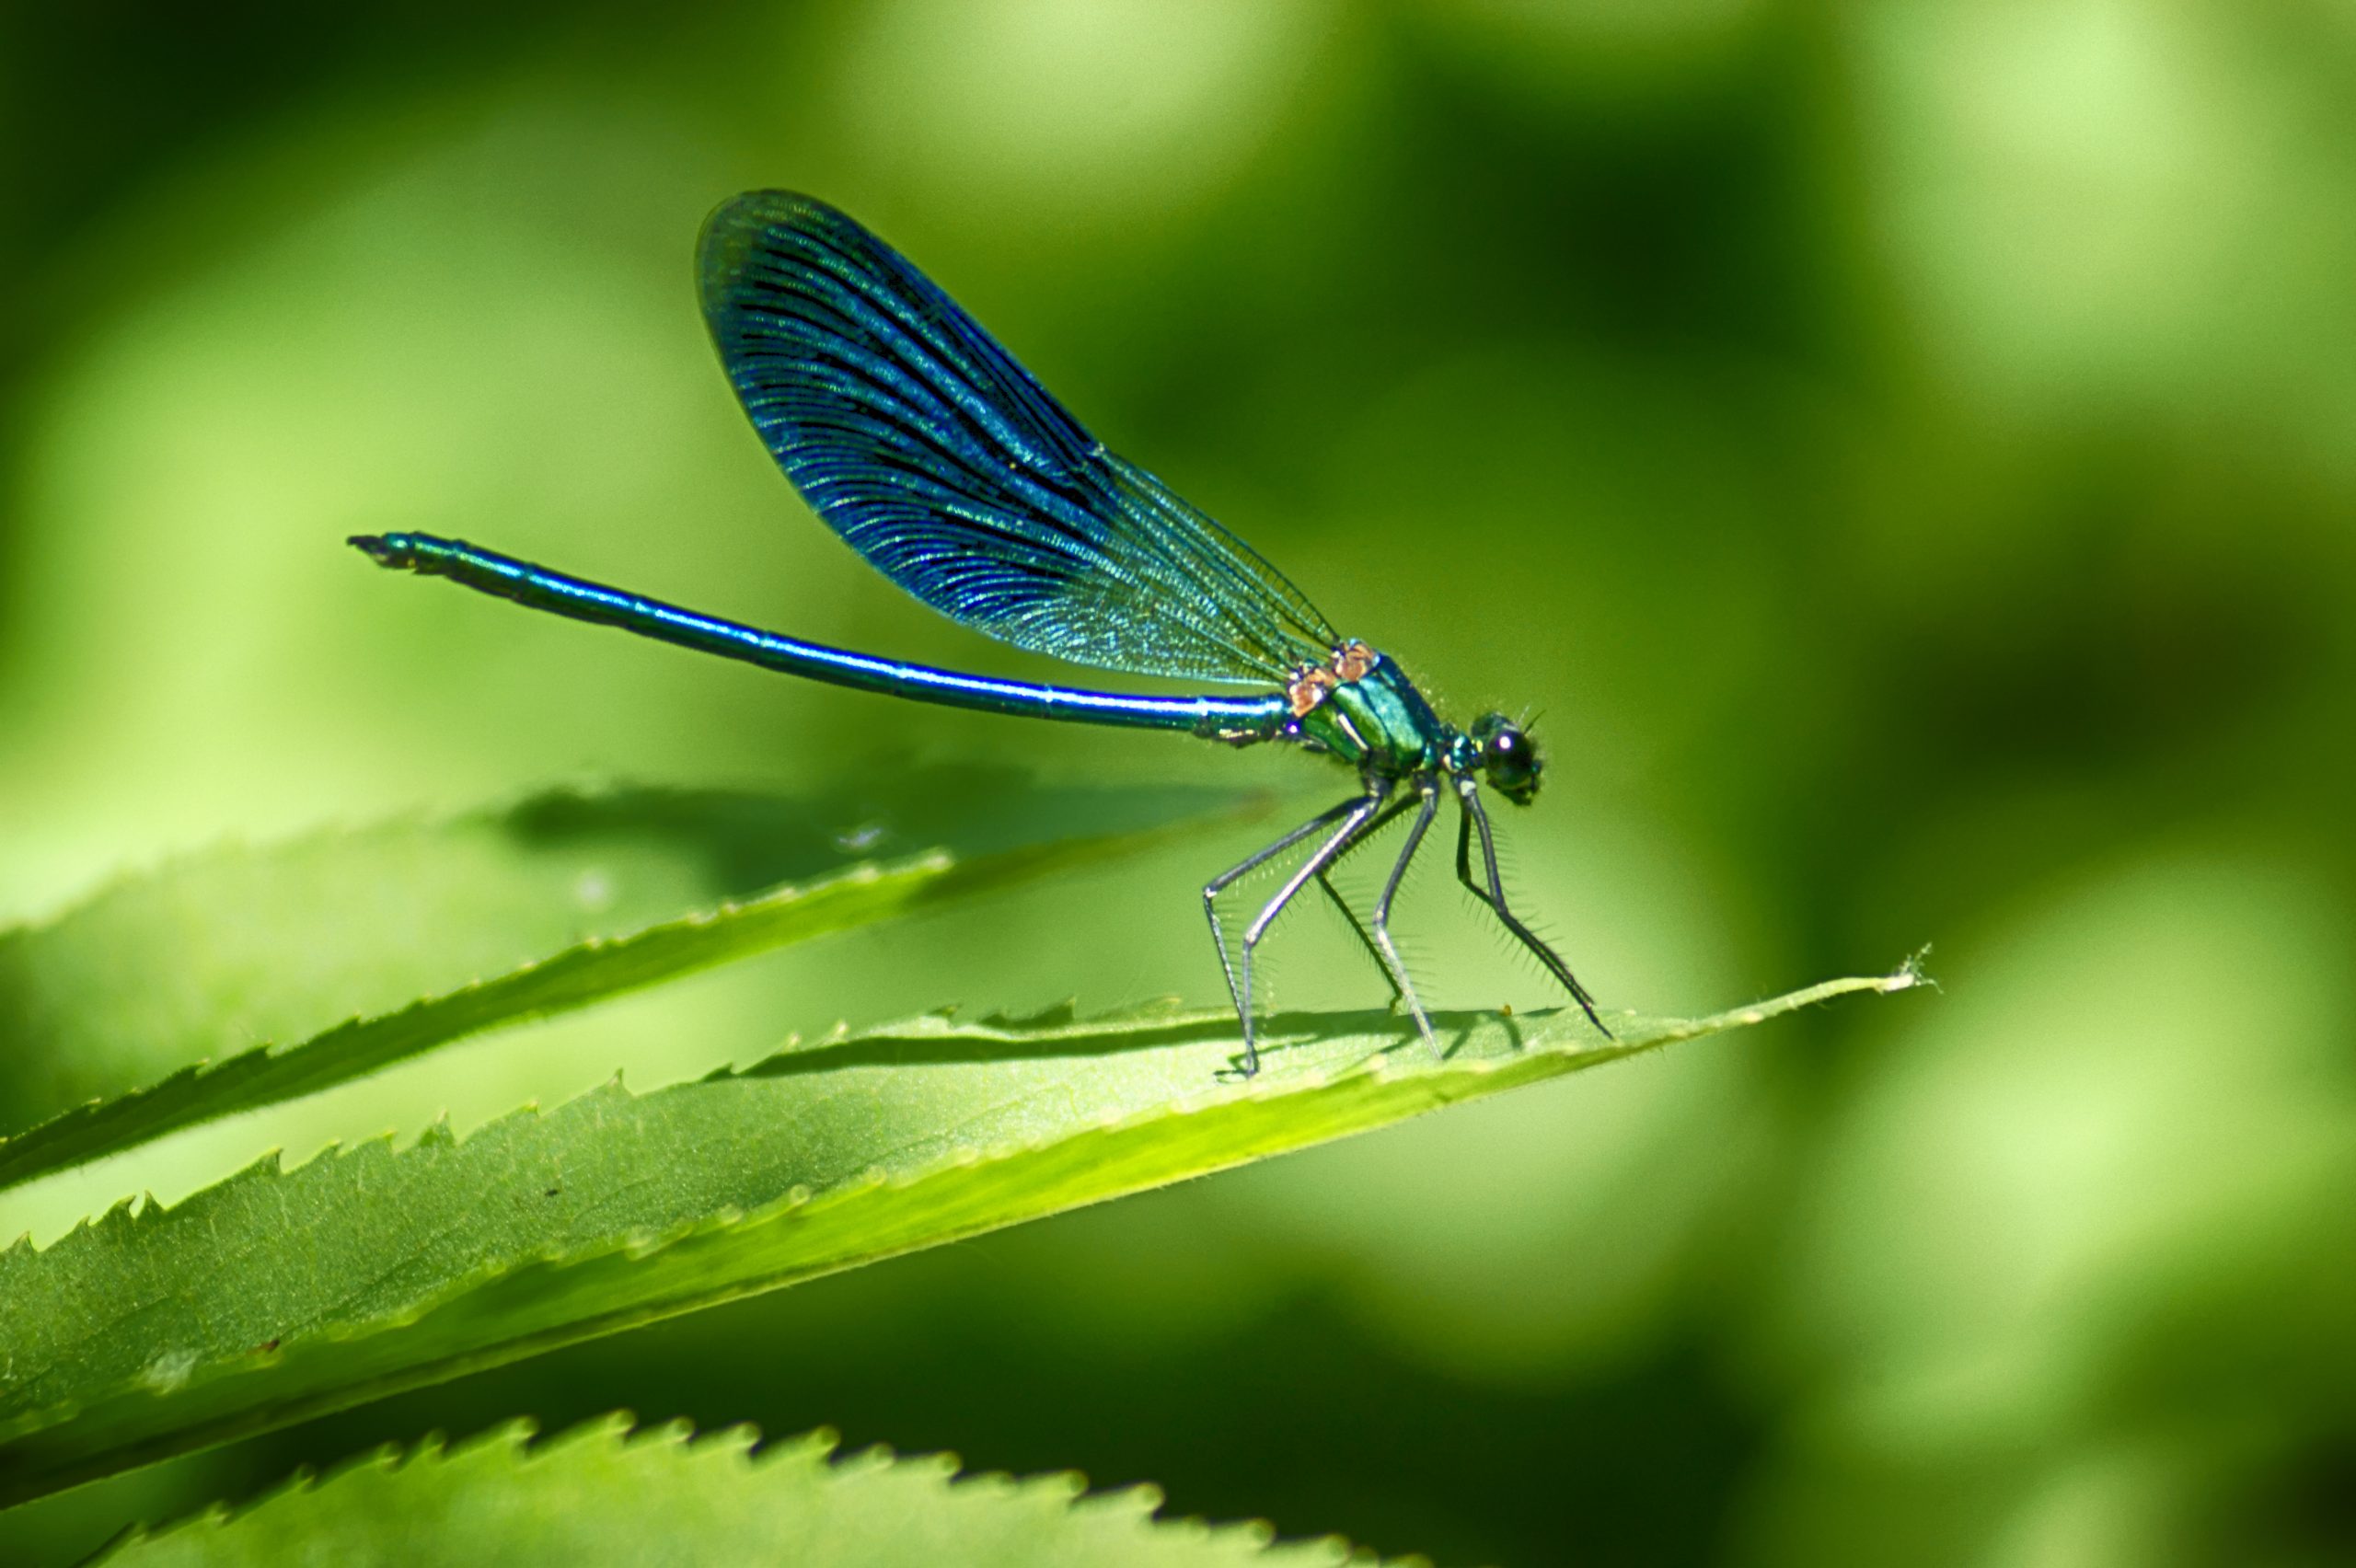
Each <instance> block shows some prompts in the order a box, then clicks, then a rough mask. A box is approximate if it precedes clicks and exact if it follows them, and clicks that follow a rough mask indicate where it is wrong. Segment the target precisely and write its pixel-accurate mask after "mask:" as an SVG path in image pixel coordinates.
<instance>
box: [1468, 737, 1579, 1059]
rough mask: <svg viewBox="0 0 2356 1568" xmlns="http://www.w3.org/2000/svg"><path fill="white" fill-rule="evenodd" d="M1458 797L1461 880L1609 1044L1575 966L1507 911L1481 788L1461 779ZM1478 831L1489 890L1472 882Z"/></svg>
mask: <svg viewBox="0 0 2356 1568" xmlns="http://www.w3.org/2000/svg"><path fill="white" fill-rule="evenodd" d="M1456 797H1457V799H1458V800H1459V801H1461V802H1463V806H1464V813H1463V815H1462V817H1461V819H1460V820H1459V821H1458V823H1457V827H1456V875H1457V880H1459V881H1460V882H1463V884H1464V885H1465V886H1466V887H1469V888H1471V889H1472V894H1473V896H1474V897H1476V898H1478V899H1479V900H1480V901H1481V902H1482V903H1484V904H1485V905H1488V906H1489V908H1490V910H1491V912H1492V913H1494V914H1495V915H1496V917H1497V918H1498V919H1499V920H1500V921H1502V922H1504V924H1505V928H1506V929H1507V930H1508V931H1511V932H1512V933H1513V935H1514V940H1517V941H1519V942H1520V943H1521V945H1522V946H1523V947H1525V948H1528V949H1529V950H1530V952H1531V954H1533V955H1534V956H1535V957H1536V958H1537V960H1538V962H1539V963H1542V964H1544V965H1545V966H1546V973H1548V974H1552V975H1553V977H1554V978H1555V979H1557V980H1559V981H1561V982H1562V983H1563V988H1564V989H1565V990H1566V991H1568V992H1569V993H1570V994H1571V999H1572V1000H1573V1001H1575V1002H1576V1003H1578V1005H1579V1010H1580V1011H1582V1012H1584V1013H1586V1014H1587V1018H1588V1022H1589V1023H1592V1024H1593V1025H1595V1027H1596V1028H1598V1029H1600V1030H1602V1031H1603V1037H1604V1038H1605V1039H1606V1040H1609V1039H1611V1037H1612V1035H1611V1030H1609V1029H1605V1028H1604V1024H1603V1020H1602V1019H1600V1018H1599V1017H1597V1016H1596V1011H1595V998H1594V997H1590V996H1588V994H1587V987H1586V986H1582V985H1580V984H1579V982H1578V976H1576V974H1572V973H1571V966H1570V965H1569V964H1567V963H1564V962H1563V960H1562V956H1561V955H1560V954H1559V953H1557V952H1555V951H1554V950H1553V948H1550V947H1548V946H1547V945H1546V944H1545V943H1544V942H1542V941H1540V940H1538V936H1537V933H1536V932H1534V931H1532V930H1531V929H1530V928H1529V927H1527V926H1525V925H1523V924H1522V923H1521V922H1520V921H1519V919H1517V918H1515V917H1514V913H1513V911H1512V910H1510V909H1508V908H1507V907H1506V884H1505V879H1504V878H1503V877H1501V876H1499V875H1498V874H1497V844H1496V839H1495V838H1494V837H1492V836H1490V833H1489V815H1488V813H1486V812H1484V811H1483V810H1482V809H1481V796H1480V786H1479V785H1478V784H1477V783H1475V782H1474V781H1473V780H1472V779H1470V778H1461V779H1459V780H1458V781H1457V785H1456ZM1475 828H1478V829H1479V830H1480V833H1481V864H1482V867H1483V869H1484V870H1486V871H1487V872H1488V877H1489V885H1488V886H1487V887H1485V888H1484V887H1483V886H1482V885H1481V884H1480V883H1479V882H1474V881H1473V880H1472V832H1473V829H1475Z"/></svg>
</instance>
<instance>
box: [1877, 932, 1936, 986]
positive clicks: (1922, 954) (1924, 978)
mask: <svg viewBox="0 0 2356 1568" xmlns="http://www.w3.org/2000/svg"><path fill="white" fill-rule="evenodd" d="M1930 956H1931V944H1930V943H1928V942H1924V943H1923V945H1922V946H1921V947H1919V948H1917V949H1916V950H1915V951H1913V952H1911V953H1910V954H1908V955H1907V959H1906V962H1905V963H1901V964H1900V965H1899V966H1898V967H1897V968H1896V969H1894V970H1892V971H1891V972H1890V973H1889V974H1886V975H1884V976H1882V982H1881V987H1880V989H1881V994H1882V995H1883V996H1885V997H1887V996H1888V995H1890V994H1891V993H1892V992H1895V991H1911V990H1912V989H1913V988H1914V987H1915V986H1929V987H1930V988H1931V989H1932V990H1934V991H1935V990H1937V989H1938V988H1939V983H1938V982H1937V981H1936V980H1934V979H1932V978H1931V973H1930V971H1929V970H1928V969H1927V968H1925V967H1924V963H1925V961H1927V960H1928V959H1929V958H1930Z"/></svg>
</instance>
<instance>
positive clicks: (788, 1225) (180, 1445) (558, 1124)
mask: <svg viewBox="0 0 2356 1568" xmlns="http://www.w3.org/2000/svg"><path fill="white" fill-rule="evenodd" d="M1912 983H1913V979H1912V972H1911V970H1909V971H1902V972H1901V973H1900V974H1899V975H1896V976H1888V977H1880V978H1875V979H1858V980H1846V981H1834V982H1828V983H1826V984H1825V985H1823V986H1815V987H1811V988H1809V989H1808V990H1807V991H1803V992H1796V993H1793V994H1792V995H1791V996H1788V997H1782V998H1778V999H1777V1000H1775V1001H1773V1002H1770V1003H1762V1004H1759V1005H1757V1006H1754V1007H1750V1008H1745V1009H1735V1010H1734V1011H1731V1012H1728V1013H1723V1014H1719V1015H1715V1016H1714V1017H1711V1018H1707V1019H1700V1020H1634V1019H1631V1020H1626V1021H1625V1022H1624V1023H1623V1025H1622V1027H1621V1029H1620V1030H1619V1031H1617V1032H1619V1033H1620V1035H1621V1038H1619V1039H1618V1040H1616V1041H1614V1042H1612V1043H1601V1042H1600V1041H1598V1040H1597V1039H1596V1038H1595V1037H1594V1036H1593V1035H1592V1033H1591V1032H1588V1030H1587V1029H1586V1028H1585V1026H1584V1025H1582V1024H1580V1023H1578V1022H1577V1021H1576V1018H1575V1017H1574V1018H1569V1019H1566V1018H1565V1017H1563V1016H1562V1015H1560V1014H1553V1015H1536V1016H1533V1017H1531V1018H1528V1019H1518V1020H1507V1019H1501V1018H1497V1017H1496V1016H1493V1015H1449V1016H1446V1017H1444V1018H1443V1019H1442V1020H1438V1021H1440V1022H1442V1023H1443V1025H1444V1027H1445V1028H1446V1029H1447V1030H1448V1031H1449V1034H1450V1035H1451V1037H1453V1038H1454V1039H1455V1040H1456V1041H1457V1054H1456V1055H1455V1057H1454V1058H1453V1059H1451V1060H1450V1061H1449V1062H1447V1063H1443V1064H1431V1063H1428V1062H1425V1061H1423V1060H1422V1059H1421V1057H1420V1053H1421V1050H1422V1047H1421V1046H1420V1044H1416V1043H1414V1042H1413V1037H1412V1035H1410V1036H1407V1037H1405V1039H1403V1038H1402V1036H1401V1033H1400V1030H1399V1026H1398V1025H1397V1023H1396V1021H1395V1020H1392V1019H1390V1018H1389V1017H1388V1016H1387V1015H1371V1016H1369V1015H1338V1016H1326V1017H1316V1018H1297V1017H1296V1018H1278V1019H1275V1020H1270V1026H1269V1031H1268V1036H1267V1038H1268V1043H1269V1044H1270V1045H1271V1046H1273V1047H1283V1048H1286V1049H1284V1052H1283V1055H1278V1056H1277V1057H1276V1064H1277V1065H1274V1066H1271V1067H1270V1068H1269V1069H1268V1070H1267V1071H1266V1072H1265V1073H1264V1074H1263V1076H1262V1078H1260V1079H1258V1080H1254V1082H1253V1084H1252V1085H1251V1086H1249V1087H1246V1088H1242V1089H1236V1088H1231V1087H1218V1086H1216V1085H1214V1084H1213V1083H1212V1080H1211V1078H1210V1074H1211V1072H1212V1071H1213V1069H1215V1068H1216V1067H1218V1066H1219V1064H1220V1063H1221V1062H1222V1061H1224V1060H1226V1059H1228V1058H1229V1057H1230V1055H1231V1054H1232V1052H1233V1051H1234V1049H1235V1046H1236V1040H1235V1035H1234V1024H1233V1021H1232V1019H1231V1018H1228V1017H1224V1016H1221V1015H1216V1014H1193V1015H1180V1014H1166V1015H1161V1016H1158V1017H1152V1018H1145V1019H1138V1018H1128V1019H1115V1020H1083V1021H1074V1020H1062V1019H1058V1020H1052V1021H1048V1022H1045V1023H1039V1024H1034V1025H1031V1026H1027V1027H1026V1026H1022V1025H1011V1024H1007V1023H1004V1022H1002V1021H998V1020H990V1021H985V1022H983V1023H980V1024H955V1023H952V1022H949V1021H947V1020H941V1019H932V1020H917V1021H915V1022H914V1023H911V1024H909V1025H905V1026H901V1027H898V1028H895V1029H890V1030H882V1031H876V1032H870V1033H867V1034H863V1035H860V1036H853V1037H848V1038H844V1039H839V1040H831V1041H827V1042H823V1043H818V1044H816V1045H814V1046H810V1047H804V1048H803V1049H801V1050H792V1051H788V1052H786V1053H783V1054H781V1055H779V1056H776V1057H773V1058H771V1059H770V1060H769V1061H768V1062H767V1063H764V1064H761V1065H759V1066H756V1067H754V1068H752V1069H749V1070H747V1071H745V1072H744V1073H738V1074H726V1075H716V1076H715V1077H713V1078H708V1079H705V1080H703V1081H701V1082H699V1083H695V1084H682V1085H676V1086H673V1087H671V1088H668V1089H664V1090H658V1091H656V1092H654V1093H653V1094H650V1095H647V1096H644V1097H632V1096H630V1095H629V1093H628V1092H627V1091H625V1090H622V1089H621V1088H620V1087H619V1086H618V1085H611V1086H608V1087H607V1088H606V1089H605V1090H599V1091H597V1092H595V1093H593V1094H591V1095H588V1096H584V1097H583V1098H582V1099H581V1100H577V1101H573V1102H572V1103H571V1104H569V1105H567V1106H563V1107H560V1108H558V1109H557V1110H556V1111H553V1112H550V1113H546V1114H541V1113H528V1112H527V1113H517V1114H515V1115H513V1116H510V1117H507V1118H503V1119H502V1120H501V1121H499V1122H495V1123H493V1124H491V1125H490V1126H488V1127H486V1128H484V1129H482V1130H481V1131H479V1132H478V1133H476V1134H475V1135H474V1136H471V1137H469V1138H468V1140H467V1141H466V1142H465V1143H464V1144H459V1143H456V1142H454V1141H452V1140H451V1139H449V1138H448V1136H447V1135H446V1134H443V1135H436V1136H429V1137H427V1138H426V1139H424V1140H422V1141H421V1143H420V1144H419V1145H417V1146H416V1147H413V1148H410V1149H407V1150H404V1151H401V1152H400V1153H398V1154H395V1153H393V1152H392V1151H391V1150H390V1149H389V1148H388V1147H387V1146H386V1145H384V1144H383V1143H376V1144H371V1145H367V1146H364V1147H361V1148H360V1149H357V1150H354V1151H352V1153H350V1154H346V1155H341V1156H337V1157H332V1158H323V1159H316V1160H313V1161H311V1162H310V1163H309V1164H307V1165H305V1166H302V1167H299V1168H297V1169H295V1170H292V1171H286V1172H283V1173H282V1172H279V1171H277V1170H274V1169H271V1168H270V1167H268V1166H257V1167H255V1168H253V1169H250V1170H248V1171H246V1172H244V1173H242V1174H240V1175H239V1176H237V1177H236V1178H233V1179H232V1180H231V1181H229V1182H224V1183H221V1184H220V1185H218V1186H216V1187H214V1188H211V1189H207V1190H206V1191H205V1192H204V1193H199V1194H197V1195H196V1196H194V1197H192V1198H191V1199H190V1200H189V1201H188V1202H187V1203H185V1204H183V1205H179V1207H178V1208H176V1209H173V1210H171V1211H168V1212H164V1213H149V1214H144V1215H141V1216H136V1217H134V1216H131V1215H129V1214H127V1213H125V1212H123V1211H121V1210H117V1211H115V1212H113V1213H110V1215H108V1216H105V1217H104V1218H102V1219H101V1220H100V1221H98V1222H97V1223H96V1224H94V1225H91V1226H87V1227H85V1228H82V1229H79V1230H76V1231H75V1232H74V1233H73V1234H71V1235H69V1236H68V1237H66V1238H64V1239H62V1240H60V1241H59V1242H57V1243H56V1244H54V1245H53V1246H52V1247H51V1248H50V1249H48V1250H47V1251H44V1252H40V1253H36V1252H34V1251H32V1250H31V1249H30V1247H29V1245H24V1244H20V1245H19V1246H17V1248H15V1249H12V1250H11V1251H8V1252H6V1253H5V1254H0V1298H6V1299H8V1300H10V1301H12V1302H14V1303H16V1304H17V1310H15V1311H13V1312H12V1313H11V1314H10V1315H9V1319H8V1320H7V1321H6V1323H5V1324H0V1369H5V1370H0V1504H5V1503H7V1502H12V1501H19V1500H23V1499H25V1498H29V1497H31V1496H36V1495H40V1494H42V1493H47V1492H50V1491H53V1490H57V1489H59V1488H61V1487H64V1486H68V1485H72V1484H75V1483H77V1482H80V1481H84V1480H89V1479H95V1478H96V1477H98V1476H100V1475H105V1474H110V1473H113V1472H114V1471H116V1470H122V1469H125V1468H129V1467H130V1466H132V1465H135V1464H138V1463H143V1462H146V1461H147V1460H150V1459H154V1458H163V1457H166V1456H167V1455H170V1454H174V1453H181V1452H187V1451H190V1450H191V1449H193V1448H196V1447H204V1446H208V1445H210V1444H213V1443H217V1442H222V1441H227V1440H229V1439H232V1438H235V1437H238V1436H242V1435H248V1434H250V1433H253V1432H258V1431H261V1430H266V1429H269V1428H271V1427H274V1426H278V1425H283V1424H288V1423H290V1422H293V1421H295V1420H300V1419H305V1418H307V1417H309V1416H311V1415H315V1414H318V1413H322V1412H326V1411H329V1410H334V1409H340V1408H344V1407H346V1406H349V1405H351V1404H354V1403H359V1402H363V1401H366V1400H368V1399H372V1398H375V1397H378V1396H380V1395H382V1394H385V1393H389V1392H392V1391H395V1390H397V1389H405V1388H413V1387H418V1386H422V1385H423V1384H426V1383H430V1382H434V1381H439V1380H442V1379H444V1378H450V1377H455V1376H458V1375H460V1374H462V1373H465V1372H468V1371H472V1370H476V1369H478V1368H480V1367H484V1366H494V1365H498V1364H501V1363H502V1362H505V1361H512V1360H514V1359H517V1358H519V1357H521V1356H525V1355H532V1354H535V1353H537V1351H539V1350H544V1349H549V1348H553V1347H555V1346H556V1345H559V1344H563V1343H575V1342H577V1341H579V1340H582V1339H586V1338H590V1337H594V1336H595V1335H598V1334H604V1333H610V1332H617V1331H618V1330H621V1329H626V1328H629V1327H633V1326H636V1325H638V1324H641V1323H644V1322H649V1321H653V1320H656V1319H659V1318H663V1317H667V1316H671V1315H674V1314H676V1313H679V1312H684V1311H688V1310H693V1309H698V1308H700V1307H704V1306H710V1305H713V1304H716V1303H718V1302H722V1301H726V1300H730V1299H733V1298H735V1297H741V1296H744V1295H748V1294H752V1293H754V1292H756V1291H760V1290H768V1289H774V1288H777V1287H779V1286H784V1285H790V1284H793V1283H796V1282H799V1281H801V1280H804V1279H808V1278H812V1277H814V1276H816V1275H818V1274H826V1273H831V1272H835V1271H837V1270H840V1269H844V1268H849V1267H854V1266H858V1265H859V1264H861V1263H864V1262H873V1261H876V1260H878V1259H881V1258H884V1257H889V1256H892V1255H895V1254H896V1253H898V1252H903V1251H913V1250H916V1249H918V1248H920V1247H925V1246H931V1245H937V1244H939V1243H941V1242H943V1241H948V1240H953V1239H959V1238H961V1237H964V1236H969V1235H974V1234H978V1233H980V1232H981V1231H984V1230H987V1229H992V1228H998V1227H1000V1226H1004V1225H1011V1224H1015V1223H1019V1222H1021V1221H1022V1220H1024V1219H1029V1218H1035V1217H1039V1216H1044V1215H1046V1214H1051V1213H1055V1212H1058V1211H1061V1210H1064V1209H1068V1208H1072V1207H1077V1206H1080V1205H1084V1204H1090V1203H1096V1202H1101V1201H1103V1200H1105V1199H1107V1198H1112V1197H1116V1196H1120V1195H1123V1194H1125V1193H1133V1192H1138V1191H1141V1190H1144V1189H1146V1188H1148V1187H1151V1186H1155V1185H1160V1184H1162V1183H1165V1182H1172V1181H1177V1180H1182V1179H1184V1178H1186V1177H1190V1176H1195V1175H1200V1174H1203V1173H1206V1172H1208V1171H1211V1170H1221V1169H1226V1168H1228V1167H1230V1166H1233V1165H1237V1164H1241V1163H1244V1162H1247V1161H1249V1160H1253V1159H1263V1158H1266V1157H1267V1156H1269V1155H1272V1154H1276V1153H1281V1152H1285V1151H1287V1150H1288V1149H1294V1148H1299V1147H1306V1146H1307V1145H1309V1144H1312V1143H1317V1142H1322V1141H1325V1140H1327V1139H1330V1138H1334V1137H1339V1136H1349V1135H1351V1134H1355V1133H1358V1132H1363V1131H1368V1130H1370V1129H1372V1128H1374V1127H1379V1126H1382V1125H1386V1124H1391V1123H1393V1122H1397V1121H1400V1120H1403V1119H1404V1118H1406V1117H1408V1116H1411V1115H1415V1114H1418V1113H1422V1112H1424V1111H1427V1110H1431V1109H1435V1108H1437V1107H1438V1106H1440V1105H1444V1104H1448V1103H1452V1102H1455V1101H1460V1100H1463V1099H1469V1098H1473V1097H1477V1096H1480V1095H1484V1094H1489V1093H1495V1092H1498V1091H1500V1090H1505V1089H1508V1088H1512V1087H1516V1086H1518V1085H1519V1084H1522V1083H1528V1082H1535V1081H1539V1080H1541V1079H1543V1078H1553V1077H1557V1076H1561V1075H1562V1074H1565V1073H1568V1072H1574V1071H1578V1070H1582V1069H1584V1068H1586V1067H1589V1066H1597V1065H1599V1064H1600V1063H1602V1062H1607V1061H1613V1060H1618V1059H1620V1058H1622V1057H1624V1056H1628V1055H1634V1054H1637V1053H1639V1052H1643V1051H1648V1050H1653V1049H1657V1048H1659V1047H1661V1046H1663V1045H1666V1044H1669V1043H1672V1042H1674V1041H1679V1040H1687V1039H1692V1038H1696V1037H1698V1036H1701V1035H1703V1034H1708V1033H1713V1032H1719V1031H1722V1030H1727V1029H1734V1028H1740V1027H1746V1026H1749V1025H1750V1024H1753V1023H1758V1022H1762V1021H1765V1020H1768V1019H1770V1018H1773V1017H1777V1016H1780V1015H1781V1014H1783V1013H1785V1012H1789V1011H1792V1010H1794V1009H1797V1008H1800V1007H1805V1006H1808V1005H1811V1004H1813V1003H1816V1002H1819V1001H1824V1000H1829V999H1831V998H1832V997H1837V996H1842V995H1847V994H1850V993H1854V992H1860V991H1869V990H1871V991H1889V990H1898V989H1904V988H1906V987H1907V986H1910V985H1911V984H1912ZM1403 1047H1405V1049H1403ZM429 1221H430V1223H428V1222H429ZM339 1226H341V1228H339ZM290 1236H295V1237H299V1238H300V1239H301V1240H302V1243H303V1245H302V1246H301V1247H300V1248H299V1249H298V1248H292V1247H289V1246H288V1245H287V1238H289V1237H290ZM290 1253H295V1254H299V1255H297V1256H294V1257H291V1258H290V1256H289V1254H290ZM191 1281H197V1282H201V1285H200V1286H196V1287H194V1294H193V1295H192V1296H183V1295H182V1294H181V1293H182V1292H185V1291H188V1290H190V1289H191V1286H189V1284H188V1282H191ZM159 1396H161V1397H159Z"/></svg>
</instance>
